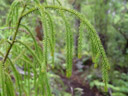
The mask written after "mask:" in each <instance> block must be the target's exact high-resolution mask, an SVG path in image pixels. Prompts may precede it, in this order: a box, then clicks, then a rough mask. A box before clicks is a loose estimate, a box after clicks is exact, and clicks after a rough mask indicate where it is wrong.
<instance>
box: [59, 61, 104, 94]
mask: <svg viewBox="0 0 128 96" xmlns="http://www.w3.org/2000/svg"><path fill="white" fill-rule="evenodd" d="M78 62H79V60H76V59H75V60H74V62H73V72H72V76H71V77H70V78H67V77H66V76H63V75H62V74H58V75H59V76H60V77H61V80H62V81H63V83H64V85H65V86H67V89H66V91H67V92H69V93H71V94H72V96H76V95H75V89H76V88H80V89H81V90H82V94H81V95H77V96H104V95H103V94H102V93H101V92H100V91H99V90H98V89H97V88H96V87H93V88H90V85H89V83H88V82H86V81H85V78H86V76H82V75H83V72H78V68H77V67H76V65H77V64H78ZM84 63H86V66H84V67H83V68H89V67H90V66H91V65H92V61H91V60H90V59H89V60H87V61H86V62H84ZM86 71H88V70H86ZM58 73H59V72H58Z"/></svg>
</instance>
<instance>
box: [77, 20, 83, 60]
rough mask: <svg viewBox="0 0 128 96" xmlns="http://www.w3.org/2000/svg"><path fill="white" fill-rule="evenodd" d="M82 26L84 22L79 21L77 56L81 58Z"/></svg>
mask: <svg viewBox="0 0 128 96" xmlns="http://www.w3.org/2000/svg"><path fill="white" fill-rule="evenodd" d="M83 27H84V23H83V22H81V23H80V27H79V38H78V58H81V56H82V36H83Z"/></svg>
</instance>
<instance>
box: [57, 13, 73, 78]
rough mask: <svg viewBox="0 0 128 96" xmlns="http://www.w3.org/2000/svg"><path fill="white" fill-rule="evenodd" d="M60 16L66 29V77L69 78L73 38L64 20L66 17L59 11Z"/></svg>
mask: <svg viewBox="0 0 128 96" xmlns="http://www.w3.org/2000/svg"><path fill="white" fill-rule="evenodd" d="M60 14H61V16H62V18H63V20H64V23H65V27H66V51H67V53H66V63H67V66H66V76H67V77H70V76H71V75H72V55H73V53H72V52H73V51H72V49H73V37H72V32H71V28H70V25H69V23H68V21H67V19H66V17H65V16H64V14H63V11H60Z"/></svg>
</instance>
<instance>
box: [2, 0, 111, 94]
mask: <svg viewBox="0 0 128 96" xmlns="http://www.w3.org/2000/svg"><path fill="white" fill-rule="evenodd" d="M19 7H21V8H19ZM19 9H22V11H21V10H19ZM50 10H54V11H58V12H59V14H60V16H61V17H62V18H63V21H64V24H65V29H66V30H65V31H66V33H65V34H66V35H65V38H66V63H67V66H66V72H67V73H66V75H67V77H70V76H71V75H72V65H73V64H72V58H73V32H72V31H71V27H70V23H69V22H68V20H67V18H66V16H65V12H68V13H71V14H72V15H75V16H76V17H77V18H79V19H80V21H81V24H80V27H79V38H78V57H79V58H81V53H82V38H83V37H82V35H83V34H84V30H83V28H84V27H86V29H87V31H88V33H87V34H89V38H90V44H91V48H92V54H93V55H92V56H93V57H92V58H93V61H94V63H95V66H97V64H98V63H99V60H100V61H101V62H102V64H101V65H99V66H101V70H102V78H103V82H104V83H105V89H106V90H107V83H108V70H109V68H110V67H109V62H108V59H107V56H106V54H105V51H104V48H103V46H102V44H101V41H100V38H99V36H98V34H97V32H96V30H95V29H94V27H93V26H92V25H91V24H90V23H89V21H88V20H87V19H86V18H85V16H83V15H82V14H81V13H79V12H77V11H75V10H72V9H67V8H65V7H63V4H61V2H60V1H59V0H53V5H49V4H48V2H47V0H45V1H44V2H43V3H40V1H39V0H27V1H24V0H15V1H14V2H13V3H12V5H11V8H10V12H9V14H8V18H7V25H8V26H9V27H14V28H15V29H13V30H14V35H13V38H12V40H11V41H8V40H6V41H7V42H8V45H9V46H8V49H7V51H6V53H5V55H3V53H2V52H0V53H1V56H3V58H4V59H3V61H2V62H0V76H1V79H0V83H1V84H2V86H1V87H2V93H1V96H16V95H15V91H17V92H18V93H19V96H22V95H23V92H22V91H23V90H24V89H22V84H21V80H22V78H21V76H20V74H19V72H18V71H17V69H16V68H15V66H14V63H15V62H13V61H11V58H9V55H10V54H11V49H12V48H13V46H14V45H16V44H17V43H19V44H21V45H22V46H23V47H25V48H26V50H28V51H29V53H30V54H31V55H32V56H33V59H34V60H35V61H34V62H33V64H32V63H31V60H30V59H29V58H27V56H25V55H24V56H23V57H22V58H20V59H21V60H23V61H24V62H26V63H27V64H28V65H29V66H28V70H27V71H28V78H30V71H33V73H34V76H33V79H34V90H35V92H34V94H35V95H34V96H37V94H38V93H42V94H43V96H52V92H51V88H50V84H49V78H48V74H47V71H48V70H47V67H48V66H49V65H48V52H49V51H48V50H50V52H51V56H52V66H53V68H54V53H55V34H56V30H55V29H54V26H53V25H54V22H53V21H54V20H53V18H52V17H51V15H50V12H49V11H50ZM34 12H38V13H39V14H38V15H39V16H40V19H41V21H42V24H43V29H44V40H43V44H44V48H43V50H40V47H39V45H38V44H37V41H36V40H35V37H34V35H33V34H32V32H31V30H30V28H29V27H27V26H26V25H23V24H22V20H23V19H24V18H27V16H28V15H29V14H31V13H34ZM35 18H36V17H35ZM20 27H22V28H24V29H25V30H26V31H28V33H29V34H30V36H31V38H32V40H33V41H34V47H35V50H32V49H31V47H30V46H28V45H27V43H26V42H25V43H24V42H22V41H19V40H18V39H16V37H17V35H18V32H19V28H20ZM7 64H10V66H11V67H12V71H13V73H14V75H15V79H16V86H14V84H13V81H12V80H11V74H10V73H9V72H8V70H7V69H8V68H6V67H5V65H7ZM30 67H31V68H32V70H31V69H30V70H29V68H30ZM37 67H39V70H37V69H36V68H37ZM27 83H28V91H27V92H25V93H26V94H27V96H31V95H30V94H31V84H30V80H28V82H27ZM40 84H41V85H40ZM38 89H39V90H38ZM8 94H11V95H8Z"/></svg>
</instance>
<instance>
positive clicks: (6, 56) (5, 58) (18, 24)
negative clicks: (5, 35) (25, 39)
mask: <svg viewBox="0 0 128 96" xmlns="http://www.w3.org/2000/svg"><path fill="white" fill-rule="evenodd" d="M25 8H26V5H24V7H23V10H22V12H21V16H20V17H19V19H18V22H17V25H16V31H15V33H14V36H13V39H12V43H11V44H10V46H9V48H8V50H7V52H6V55H5V57H4V60H3V65H4V63H5V62H6V60H7V58H8V55H9V52H10V50H11V48H12V46H13V45H14V42H15V39H16V36H17V33H18V30H19V26H20V22H21V20H22V14H23V12H24V11H25Z"/></svg>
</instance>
